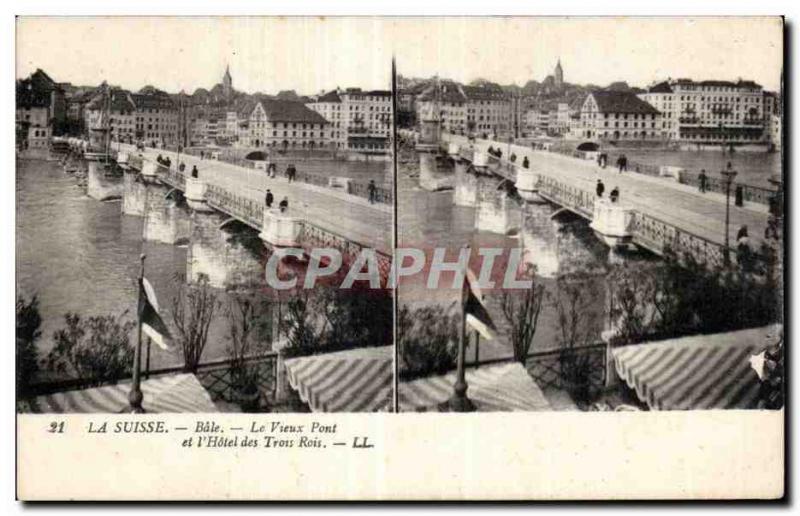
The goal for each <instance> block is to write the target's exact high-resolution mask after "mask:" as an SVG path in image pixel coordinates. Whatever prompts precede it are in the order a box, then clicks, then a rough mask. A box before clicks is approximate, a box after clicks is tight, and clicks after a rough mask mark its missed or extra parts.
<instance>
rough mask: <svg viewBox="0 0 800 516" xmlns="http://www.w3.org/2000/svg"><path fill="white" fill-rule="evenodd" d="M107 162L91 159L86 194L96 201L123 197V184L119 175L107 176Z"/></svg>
mask: <svg viewBox="0 0 800 516" xmlns="http://www.w3.org/2000/svg"><path fill="white" fill-rule="evenodd" d="M105 171H106V167H105V163H101V162H99V161H89V163H88V173H87V175H86V195H88V196H89V197H91V198H92V199H94V200H96V201H108V200H111V199H119V198H121V197H122V192H123V189H124V188H123V184H122V181H120V179H119V178H118V177H106V176H105Z"/></svg>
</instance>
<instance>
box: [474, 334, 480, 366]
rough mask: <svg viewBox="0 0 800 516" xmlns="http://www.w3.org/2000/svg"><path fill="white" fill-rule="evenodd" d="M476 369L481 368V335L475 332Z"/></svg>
mask: <svg viewBox="0 0 800 516" xmlns="http://www.w3.org/2000/svg"><path fill="white" fill-rule="evenodd" d="M474 334H475V369H477V368H478V367H479V366H480V362H479V361H480V349H481V334H480V333H478V330H475V332H474Z"/></svg>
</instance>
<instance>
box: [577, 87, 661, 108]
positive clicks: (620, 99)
mask: <svg viewBox="0 0 800 516" xmlns="http://www.w3.org/2000/svg"><path fill="white" fill-rule="evenodd" d="M591 95H592V97H594V101H595V102H596V103H597V110H598V111H599V112H601V113H640V114H642V113H643V114H658V112H659V111H658V110H657V109H656V108H654V107H653V106H651V105H650V104H648V103H647V102H645V101H644V100H642V99H640V98H639V97H637V96H636V94H634V93H629V92H626V91H605V90H598V91H593V92H592V93H591Z"/></svg>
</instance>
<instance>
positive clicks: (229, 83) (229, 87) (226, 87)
mask: <svg viewBox="0 0 800 516" xmlns="http://www.w3.org/2000/svg"><path fill="white" fill-rule="evenodd" d="M222 91H223V92H224V93H225V98H226V99H230V98H231V95H232V94H233V79H232V78H231V67H230V65H228V64H226V65H225V75H224V76H223V77H222Z"/></svg>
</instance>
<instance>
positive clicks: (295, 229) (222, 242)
mask: <svg viewBox="0 0 800 516" xmlns="http://www.w3.org/2000/svg"><path fill="white" fill-rule="evenodd" d="M123 147H124V148H123ZM159 154H160V155H162V156H164V157H169V158H170V160H171V167H166V166H164V165H162V164H160V163H157V160H156V156H157V155H159ZM117 162H118V163H119V165H120V166H121V167H122V168H123V170H124V171H125V173H124V177H123V185H122V210H123V213H126V214H130V215H139V216H142V217H143V218H144V229H143V236H144V239H145V240H151V241H158V242H162V243H168V244H186V245H187V246H188V253H187V278H188V279H189V280H190V281H195V280H196V279H197V278H198V276H199V275H200V274H204V275H206V276H207V277H208V278H209V280H210V283H211V285H212V286H215V287H218V288H227V287H233V286H237V285H242V284H254V283H263V278H264V265H265V259H266V256H267V255H268V253H269V252H274V251H276V250H280V249H282V248H289V247H292V248H302V249H304V250H305V251H306V253H308V252H309V251H310V250H311V249H312V248H320V247H325V248H335V249H337V250H339V251H340V252H341V253H342V257H343V260H344V263H345V264H346V263H348V260H350V261H352V259H354V258H355V256H356V255H358V254H359V253H360V251H361V250H362V249H364V248H370V249H375V251H376V255H377V258H378V265H379V268H380V272H381V276H382V280H383V281H386V279H387V278H388V274H389V269H390V267H391V204H388V203H387V202H385V201H386V199H385V196H384V198H381V199H380V200H381V201H384V202H376V203H374V204H373V203H370V202H369V201H368V200H367V199H366V198H364V197H362V196H360V195H353V194H351V193H349V192H348V191H344V190H342V189H336V188H332V187H328V186H327V185H323V184H322V183H321V182H320V183H319V184H312V183H303V182H292V183H289V182H288V180H287V179H283V178H269V177H268V176H267V174H266V173H265V171H263V170H261V171H259V170H254V169H248V168H245V167H241V166H237V165H233V164H229V163H223V162H219V161H215V160H201V159H199V158H197V157H194V156H190V155H185V154H181V155H180V156H178V155H177V154H175V153H171V152H167V151H164V150H156V149H145V150H144V151H143V152H138V151H137V150H136V149H135V148H133V147H131V146H124V145H123V146H121V148H120V149H119V150H118V156H117ZM179 163H183V164H184V167H183V170H180V169H179V168H180V167H179ZM195 166H196V167H197V169H198V177H197V178H194V177H192V176H191V172H190V171H191V170H192V168H193V167H195ZM267 188H269V189H270V190H271V191H272V193H273V194H274V197H275V201H274V204H273V207H272V208H271V209H267V208H266V205H265V202H264V197H265V192H266V190H267ZM284 197H286V198H288V201H289V209H288V210H286V211H285V212H281V211H280V210H279V209H277V205H278V203H279V202H280V200H281V199H283V198H284ZM237 224H239V226H238V227H236V225H237ZM242 226H244V227H245V228H249V230H244V231H242V229H243V227H242ZM234 233H240V235H239V236H235V235H234Z"/></svg>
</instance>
